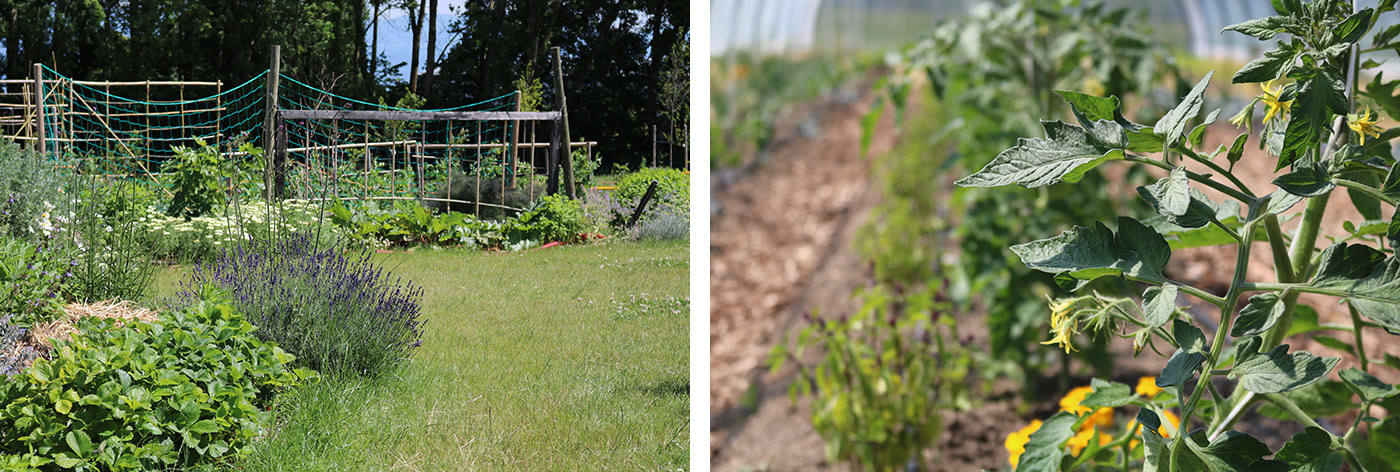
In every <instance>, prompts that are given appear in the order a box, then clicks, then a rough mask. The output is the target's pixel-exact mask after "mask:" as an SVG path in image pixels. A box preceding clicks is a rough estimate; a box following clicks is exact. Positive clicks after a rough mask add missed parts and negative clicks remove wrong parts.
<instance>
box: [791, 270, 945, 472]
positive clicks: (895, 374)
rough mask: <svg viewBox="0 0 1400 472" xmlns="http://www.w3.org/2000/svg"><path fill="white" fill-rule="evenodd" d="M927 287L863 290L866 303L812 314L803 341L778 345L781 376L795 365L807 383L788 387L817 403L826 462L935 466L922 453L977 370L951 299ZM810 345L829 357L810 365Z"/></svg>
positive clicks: (815, 421) (882, 467) (860, 466)
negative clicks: (852, 309) (842, 311)
mask: <svg viewBox="0 0 1400 472" xmlns="http://www.w3.org/2000/svg"><path fill="white" fill-rule="evenodd" d="M936 292H938V287H929V290H922V291H919V292H918V293H919V294H920V295H921V296H919V297H915V298H906V297H902V296H901V294H898V293H893V292H891V291H890V290H889V289H887V288H885V287H883V286H875V287H873V288H871V289H868V290H865V291H863V292H861V297H862V301H863V303H862V306H861V308H860V310H859V311H858V312H856V313H855V314H854V315H852V316H842V317H840V318H838V319H815V318H813V317H811V316H809V317H808V321H809V323H810V324H809V326H807V327H806V328H804V329H803V330H802V332H801V333H800V334H798V336H797V340H796V343H795V344H793V345H792V346H789V345H788V344H787V343H786V342H783V343H780V344H779V345H778V346H776V347H775V348H774V349H773V351H772V353H771V354H770V356H769V364H770V365H771V366H772V369H773V371H774V372H776V371H777V370H778V369H780V368H782V366H783V365H784V362H785V361H788V360H791V361H792V362H793V363H794V364H796V365H797V366H798V372H799V379H798V380H797V381H795V382H793V383H792V385H791V387H789V395H790V396H791V397H792V400H793V402H794V403H795V402H796V401H797V397H798V395H802V396H808V397H811V398H812V426H813V427H814V428H816V430H817V432H818V433H819V434H821V435H822V438H824V439H825V440H826V452H827V456H828V457H830V458H832V459H841V460H845V461H847V462H849V463H850V464H851V467H852V469H854V470H875V471H890V470H911V469H910V468H909V467H906V466H912V470H927V469H928V465H929V464H927V463H925V461H924V458H923V452H924V451H925V450H926V449H928V448H929V447H930V446H931V445H932V444H933V442H934V440H935V439H936V438H937V437H938V434H939V433H940V432H941V428H942V417H941V416H940V410H941V409H946V408H950V407H952V406H953V405H955V402H956V401H957V399H958V397H959V396H961V395H963V388H962V386H961V384H962V382H961V380H962V379H963V378H964V377H966V376H967V374H968V369H969V367H970V365H971V362H970V356H969V355H968V351H967V349H966V348H964V347H962V346H960V345H958V344H957V343H955V342H953V343H950V342H949V341H948V340H951V339H957V322H956V321H955V320H954V319H953V317H952V316H946V315H947V314H948V310H949V309H950V306H949V304H948V303H947V302H946V301H940V300H936V299H935V297H933V296H932V294H934V293H936ZM807 349H820V350H821V351H822V354H821V356H822V357H821V360H820V361H819V362H818V363H817V364H816V365H812V366H806V365H803V364H802V356H803V353H804V352H805V351H806V350H807Z"/></svg>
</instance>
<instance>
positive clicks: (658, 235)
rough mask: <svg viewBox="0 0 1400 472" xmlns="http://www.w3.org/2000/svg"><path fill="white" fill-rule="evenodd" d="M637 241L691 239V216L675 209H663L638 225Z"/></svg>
mask: <svg viewBox="0 0 1400 472" xmlns="http://www.w3.org/2000/svg"><path fill="white" fill-rule="evenodd" d="M637 239H641V240H648V239H677V240H678V239H690V216H689V215H688V214H686V213H685V212H681V211H677V210H676V209H674V208H669V207H668V208H664V209H661V210H660V211H659V212H658V213H657V214H655V215H653V216H651V217H650V218H646V219H644V220H642V221H641V222H640V223H638V224H637Z"/></svg>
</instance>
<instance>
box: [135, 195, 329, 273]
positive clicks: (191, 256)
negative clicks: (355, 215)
mask: <svg viewBox="0 0 1400 472" xmlns="http://www.w3.org/2000/svg"><path fill="white" fill-rule="evenodd" d="M137 222H138V223H140V227H139V228H138V231H142V232H144V233H145V234H146V235H149V237H150V238H151V242H150V244H151V246H152V248H153V256H154V257H159V258H167V259H171V260H175V261H180V262H198V261H208V260H211V259H212V258H213V257H215V256H217V255H218V254H219V253H220V252H222V251H223V250H224V249H227V248H229V247H231V246H233V245H236V244H238V243H240V242H243V241H267V240H270V239H272V238H274V237H275V236H276V235H277V234H279V232H283V231H299V232H308V233H313V234H317V235H318V236H319V237H320V239H321V242H323V243H329V242H331V241H334V240H336V239H337V237H338V236H339V231H338V230H337V229H336V228H335V227H334V226H333V225H330V224H328V223H327V222H325V221H323V219H322V218H321V211H320V208H319V207H318V206H317V205H315V204H312V203H299V202H294V201H284V202H281V203H278V204H275V205H268V204H267V203H264V202H252V203H245V204H240V205H232V206H229V207H228V208H226V209H225V210H224V212H222V214H215V215H206V216H201V217H197V218H191V219H189V220H185V219H182V218H174V217H170V216H166V215H165V214H163V213H161V212H159V211H156V210H155V209H154V208H147V210H146V214H145V216H143V217H142V218H138V219H137Z"/></svg>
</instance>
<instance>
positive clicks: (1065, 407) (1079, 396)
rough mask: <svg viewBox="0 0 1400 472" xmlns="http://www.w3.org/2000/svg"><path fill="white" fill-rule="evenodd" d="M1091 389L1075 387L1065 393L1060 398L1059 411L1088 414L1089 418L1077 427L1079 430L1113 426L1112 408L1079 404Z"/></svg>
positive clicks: (1080, 414) (1092, 389)
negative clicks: (1094, 407)
mask: <svg viewBox="0 0 1400 472" xmlns="http://www.w3.org/2000/svg"><path fill="white" fill-rule="evenodd" d="M1093 391H1094V388H1093V387H1076V388H1074V389H1073V390H1070V391H1069V393H1066V394H1065V396H1064V398H1061V399H1060V410H1061V411H1068V412H1070V413H1074V414H1076V415H1079V416H1084V415H1086V414H1087V415H1089V420H1088V421H1085V422H1084V424H1083V425H1082V426H1080V427H1079V430H1080V431H1081V432H1082V431H1084V430H1086V429H1090V428H1092V427H1094V426H1098V427H1102V428H1108V427H1111V426H1113V409H1112V408H1099V409H1093V408H1089V407H1087V406H1084V405H1080V402H1083V401H1084V397H1086V396H1088V395H1089V394H1090V393H1092V392H1093Z"/></svg>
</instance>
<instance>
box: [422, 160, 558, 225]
mask: <svg viewBox="0 0 1400 472" xmlns="http://www.w3.org/2000/svg"><path fill="white" fill-rule="evenodd" d="M497 175H499V174H497ZM438 184H439V186H438V188H437V190H435V191H434V192H433V198H437V199H452V200H460V201H463V202H481V203H483V205H480V207H479V208H478V205H475V204H472V203H459V202H440V201H430V202H428V207H429V208H430V209H432V210H433V211H434V212H438V213H445V212H452V211H456V212H462V213H471V214H473V215H476V216H478V217H480V218H484V219H489V220H504V219H506V218H509V217H511V216H514V215H515V213H516V212H515V211H514V210H507V209H503V208H500V207H499V206H497V205H503V206H506V207H510V208H524V207H525V206H527V205H529V204H530V201H531V198H532V197H538V196H540V195H544V193H545V186H544V184H543V183H542V182H536V181H533V180H524V179H518V180H516V183H515V186H513V187H511V186H508V185H506V183H503V182H501V179H500V178H499V177H497V178H486V177H485V176H483V177H482V178H476V177H474V176H469V175H467V174H465V173H462V172H460V171H457V170H452V171H451V179H450V180H449V179H439V180H438Z"/></svg>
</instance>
